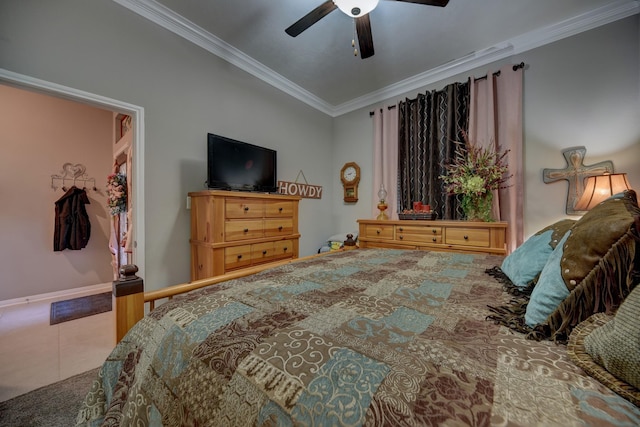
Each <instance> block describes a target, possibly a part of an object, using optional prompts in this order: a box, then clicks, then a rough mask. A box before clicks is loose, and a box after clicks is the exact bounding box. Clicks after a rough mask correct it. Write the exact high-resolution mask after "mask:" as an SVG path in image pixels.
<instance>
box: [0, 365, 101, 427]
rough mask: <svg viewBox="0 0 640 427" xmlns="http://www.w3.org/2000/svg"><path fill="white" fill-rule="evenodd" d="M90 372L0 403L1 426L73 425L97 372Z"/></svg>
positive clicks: (96, 370) (56, 426)
mask: <svg viewBox="0 0 640 427" xmlns="http://www.w3.org/2000/svg"><path fill="white" fill-rule="evenodd" d="M99 369H100V368H96V369H92V370H90V371H87V372H85V373H83V374H79V375H75V376H73V377H71V378H67V379H66V380H62V381H58V382H57V383H53V384H50V385H47V386H44V387H41V388H39V389H37V390H34V391H30V392H29V393H25V394H23V395H20V396H17V397H14V398H13V399H9V400H7V401H5V402H0V425H2V426H3V427H14V426H15V427H41V426H42V427H44V426H46V427H58V426H60V427H63V426H64V427H68V426H74V425H75V424H76V422H75V421H76V417H77V416H78V411H80V407H81V406H82V402H83V400H84V398H85V396H86V395H87V393H88V392H89V390H91V384H92V383H93V380H94V379H96V378H97V377H98V370H99Z"/></svg>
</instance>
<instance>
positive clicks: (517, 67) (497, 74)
mask: <svg viewBox="0 0 640 427" xmlns="http://www.w3.org/2000/svg"><path fill="white" fill-rule="evenodd" d="M524 66H525V63H524V62H521V63H519V64H515V65H514V66H513V67H511V69H513V71H516V70H518V69H519V68H524ZM493 75H494V76H496V77H498V76H499V75H500V70H498V71H496V72H495V73H493ZM486 78H487V76H486V75H484V76H482V77H478V78H477V79H473V81H476V82H477V81H478V80H484V79H486ZM387 108H388V109H389V110H391V109H392V108H396V106H395V105H389V106H388V107H387ZM380 111H381V112H382V108H381V109H380ZM374 114H375V111H369V117H372V116H373V115H374Z"/></svg>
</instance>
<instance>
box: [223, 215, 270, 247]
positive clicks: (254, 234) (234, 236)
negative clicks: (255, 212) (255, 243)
mask: <svg viewBox="0 0 640 427" xmlns="http://www.w3.org/2000/svg"><path fill="white" fill-rule="evenodd" d="M224 236H225V241H227V242H234V241H237V240H245V239H257V238H260V237H263V236H264V223H263V221H262V220H261V219H260V220H233V221H227V222H225V224H224Z"/></svg>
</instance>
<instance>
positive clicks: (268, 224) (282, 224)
mask: <svg viewBox="0 0 640 427" xmlns="http://www.w3.org/2000/svg"><path fill="white" fill-rule="evenodd" d="M292 233H293V218H280V219H265V220H264V235H265V237H273V236H283V237H284V236H287V235H289V234H292Z"/></svg>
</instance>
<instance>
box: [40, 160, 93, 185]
mask: <svg viewBox="0 0 640 427" xmlns="http://www.w3.org/2000/svg"><path fill="white" fill-rule="evenodd" d="M87 183H90V184H91V187H90V188H91V189H92V190H93V191H98V189H97V188H96V180H95V178H89V176H88V175H87V167H86V166H85V165H83V164H82V163H76V164H75V165H74V164H73V163H69V162H67V163H65V164H63V165H62V170H61V171H60V173H59V174H57V175H56V174H54V175H51V188H53V189H54V190H57V189H58V188H60V187H62V191H67V190H68V189H69V186H70V185H74V186H76V187H77V186H78V185H80V186H82V187H83V188H85V189H86V187H87Z"/></svg>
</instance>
